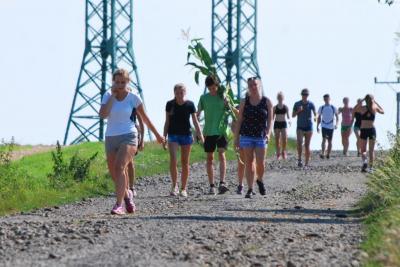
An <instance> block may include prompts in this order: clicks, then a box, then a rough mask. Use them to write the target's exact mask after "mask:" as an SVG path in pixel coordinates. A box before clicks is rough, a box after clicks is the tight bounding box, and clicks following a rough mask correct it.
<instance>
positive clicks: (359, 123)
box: [354, 112, 362, 128]
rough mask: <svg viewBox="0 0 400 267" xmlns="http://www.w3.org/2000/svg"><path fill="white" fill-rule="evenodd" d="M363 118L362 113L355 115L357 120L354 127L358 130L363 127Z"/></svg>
mask: <svg viewBox="0 0 400 267" xmlns="http://www.w3.org/2000/svg"><path fill="white" fill-rule="evenodd" d="M361 117H362V115H361V113H360V112H356V113H354V119H355V122H354V126H355V127H358V128H360V127H361Z"/></svg>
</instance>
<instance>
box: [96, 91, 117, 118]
mask: <svg viewBox="0 0 400 267" xmlns="http://www.w3.org/2000/svg"><path fill="white" fill-rule="evenodd" d="M114 101H115V96H114V95H111V96H110V98H109V99H108V101H107V103H105V104H103V105H101V107H100V110H99V116H100V118H102V119H106V118H107V117H108V116H109V115H110V111H111V108H112V105H113V103H114Z"/></svg>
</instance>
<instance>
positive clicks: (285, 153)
mask: <svg viewBox="0 0 400 267" xmlns="http://www.w3.org/2000/svg"><path fill="white" fill-rule="evenodd" d="M282 158H283V159H287V152H286V151H283V153H282Z"/></svg>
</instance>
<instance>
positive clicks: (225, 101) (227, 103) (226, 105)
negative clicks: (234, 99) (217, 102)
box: [224, 97, 229, 107]
mask: <svg viewBox="0 0 400 267" xmlns="http://www.w3.org/2000/svg"><path fill="white" fill-rule="evenodd" d="M224 104H225V107H228V106H229V102H228V99H226V97H225V98H224Z"/></svg>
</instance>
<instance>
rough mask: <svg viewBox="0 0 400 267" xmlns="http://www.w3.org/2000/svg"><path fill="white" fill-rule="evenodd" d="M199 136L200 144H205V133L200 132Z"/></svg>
mask: <svg viewBox="0 0 400 267" xmlns="http://www.w3.org/2000/svg"><path fill="white" fill-rule="evenodd" d="M197 137H198V138H199V142H200V144H202V145H204V136H203V134H199V135H197Z"/></svg>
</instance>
